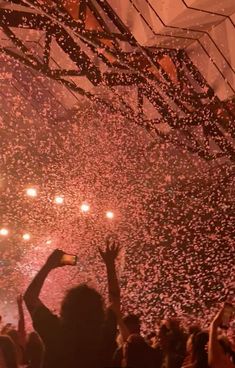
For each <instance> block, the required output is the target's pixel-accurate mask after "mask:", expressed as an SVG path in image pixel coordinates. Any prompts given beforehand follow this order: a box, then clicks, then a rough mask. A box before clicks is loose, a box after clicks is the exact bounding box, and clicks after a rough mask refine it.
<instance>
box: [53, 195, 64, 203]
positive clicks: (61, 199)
mask: <svg viewBox="0 0 235 368" xmlns="http://www.w3.org/2000/svg"><path fill="white" fill-rule="evenodd" d="M55 203H56V204H63V203H64V198H63V197H61V196H56V197H55Z"/></svg>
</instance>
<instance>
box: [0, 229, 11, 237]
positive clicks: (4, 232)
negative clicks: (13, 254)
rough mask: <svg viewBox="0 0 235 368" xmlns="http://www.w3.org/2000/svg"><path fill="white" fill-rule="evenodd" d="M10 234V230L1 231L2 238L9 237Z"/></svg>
mask: <svg viewBox="0 0 235 368" xmlns="http://www.w3.org/2000/svg"><path fill="white" fill-rule="evenodd" d="M8 234H9V230H7V229H5V228H2V229H0V235H1V236H7V235H8Z"/></svg>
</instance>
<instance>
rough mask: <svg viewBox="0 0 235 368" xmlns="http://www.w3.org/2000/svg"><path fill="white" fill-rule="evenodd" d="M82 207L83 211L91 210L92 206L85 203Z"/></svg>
mask: <svg viewBox="0 0 235 368" xmlns="http://www.w3.org/2000/svg"><path fill="white" fill-rule="evenodd" d="M80 208H81V211H82V212H88V211H89V210H90V206H89V204H87V203H83V204H82V205H81V207H80Z"/></svg>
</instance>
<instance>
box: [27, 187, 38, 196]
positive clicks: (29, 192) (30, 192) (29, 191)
mask: <svg viewBox="0 0 235 368" xmlns="http://www.w3.org/2000/svg"><path fill="white" fill-rule="evenodd" d="M26 194H27V196H29V197H37V194H38V193H37V189H35V188H28V189H27V190H26Z"/></svg>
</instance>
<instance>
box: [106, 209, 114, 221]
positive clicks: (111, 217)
mask: <svg viewBox="0 0 235 368" xmlns="http://www.w3.org/2000/svg"><path fill="white" fill-rule="evenodd" d="M106 217H107V218H108V219H110V220H111V219H113V218H114V213H113V212H112V211H107V212H106Z"/></svg>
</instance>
